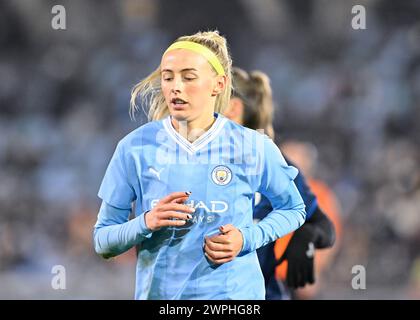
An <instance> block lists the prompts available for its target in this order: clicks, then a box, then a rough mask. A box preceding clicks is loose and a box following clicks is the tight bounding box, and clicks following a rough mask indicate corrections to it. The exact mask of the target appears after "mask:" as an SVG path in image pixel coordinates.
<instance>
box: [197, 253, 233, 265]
mask: <svg viewBox="0 0 420 320" xmlns="http://www.w3.org/2000/svg"><path fill="white" fill-rule="evenodd" d="M204 254H205V256H206V257H207V259H209V260H210V261H211V262H212V263H214V264H222V263H226V262H230V261H232V260H233V257H227V258H220V259H213V258H211V257H210V256H209V255H208V254H207V253H204Z"/></svg>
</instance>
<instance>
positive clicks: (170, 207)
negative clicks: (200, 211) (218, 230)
mask: <svg viewBox="0 0 420 320" xmlns="http://www.w3.org/2000/svg"><path fill="white" fill-rule="evenodd" d="M190 194H191V192H173V193H171V194H169V195H167V196H166V197H165V198H163V199H161V200H160V201H159V202H158V203H157V205H156V206H155V207H154V208H153V209H152V210H150V211H148V212H147V213H146V214H145V216H144V221H145V223H146V226H147V228H149V229H150V230H152V231H156V230H159V229H160V228H162V227H169V226H175V227H177V226H183V225H184V224H185V223H186V222H187V220H189V219H191V218H192V216H191V213H193V212H194V211H195V209H194V208H191V207H189V206H187V205H185V204H182V203H184V202H185V201H186V200H187V199H188V197H189V196H190ZM179 211H181V212H185V213H181V212H179ZM174 218H175V219H178V220H173V219H174Z"/></svg>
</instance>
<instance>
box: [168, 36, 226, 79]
mask: <svg viewBox="0 0 420 320" xmlns="http://www.w3.org/2000/svg"><path fill="white" fill-rule="evenodd" d="M174 49H187V50H191V51H194V52H196V53H199V54H201V55H202V56H203V57H204V58H206V60H207V61H208V62H209V63H210V64H211V65H212V67H213V68H214V69H215V70H216V72H217V74H218V75H220V76H224V75H225V70H223V67H222V64H221V63H220V61H219V59H218V58H217V56H216V55H215V54H214V53H213V51H211V50H210V49H209V48H207V47H206V46H203V45H201V44H199V43H196V42H192V41H177V42H174V43H173V44H171V45H170V46H169V48H168V49H166V51H165V53H166V52H168V51H171V50H174ZM165 53H164V54H165Z"/></svg>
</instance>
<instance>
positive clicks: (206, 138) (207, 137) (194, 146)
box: [163, 113, 227, 154]
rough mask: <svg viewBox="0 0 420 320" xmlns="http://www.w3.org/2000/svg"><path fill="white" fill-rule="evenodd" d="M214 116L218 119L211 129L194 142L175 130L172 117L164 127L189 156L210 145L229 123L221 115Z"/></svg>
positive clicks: (169, 117) (164, 123)
mask: <svg viewBox="0 0 420 320" xmlns="http://www.w3.org/2000/svg"><path fill="white" fill-rule="evenodd" d="M214 116H215V117H216V121H214V123H213V124H212V126H211V127H210V129H209V130H207V131H206V132H205V133H203V134H202V135H201V136H200V137H198V139H196V140H195V141H194V142H189V141H188V140H187V139H185V138H184V137H183V136H182V135H180V134H179V132H177V131H176V130H175V128H174V127H173V126H172V122H171V116H168V117H166V118H165V119H163V127H164V128H165V130H166V132H167V133H168V134H169V136H170V137H171V138H172V139H173V140H175V142H176V143H177V144H179V146H180V147H182V148H183V149H184V150H185V151H187V152H188V153H189V154H194V153H196V152H197V151H198V150H199V149H201V148H203V147H204V146H206V145H207V144H209V143H210V141H212V140H213V139H214V138H215V137H216V136H217V135H218V134H219V132H220V130H221V129H222V128H223V126H224V124H225V123H226V122H227V119H226V118H225V117H223V116H222V115H221V114H219V113H215V114H214Z"/></svg>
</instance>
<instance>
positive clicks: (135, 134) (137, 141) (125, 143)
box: [117, 120, 163, 153]
mask: <svg viewBox="0 0 420 320" xmlns="http://www.w3.org/2000/svg"><path fill="white" fill-rule="evenodd" d="M162 129H163V124H162V120H158V121H151V122H148V123H145V124H143V125H141V126H140V127H138V128H137V129H134V130H133V131H131V132H130V133H128V134H127V135H126V136H125V137H124V138H122V139H121V140H120V141H119V142H118V146H117V149H119V150H120V151H122V152H124V153H126V152H128V151H130V150H131V149H133V148H137V147H140V146H142V145H143V144H144V143H145V139H148V138H150V137H156V134H157V133H158V132H159V131H160V130H162Z"/></svg>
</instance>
